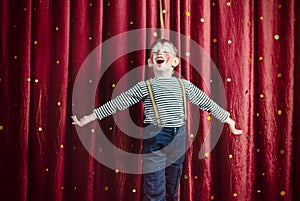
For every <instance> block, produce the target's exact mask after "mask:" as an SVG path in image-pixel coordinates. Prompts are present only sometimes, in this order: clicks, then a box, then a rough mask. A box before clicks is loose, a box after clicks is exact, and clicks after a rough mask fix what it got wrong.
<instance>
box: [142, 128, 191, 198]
mask: <svg viewBox="0 0 300 201" xmlns="http://www.w3.org/2000/svg"><path fill="white" fill-rule="evenodd" d="M146 138H147V139H143V150H142V153H143V154H142V160H143V173H144V174H143V188H144V199H143V200H144V201H177V200H178V185H179V182H180V177H181V174H182V163H183V160H184V153H185V140H186V128H185V126H182V127H174V128H169V127H163V128H158V127H157V126H154V125H150V126H148V127H147V128H146Z"/></svg>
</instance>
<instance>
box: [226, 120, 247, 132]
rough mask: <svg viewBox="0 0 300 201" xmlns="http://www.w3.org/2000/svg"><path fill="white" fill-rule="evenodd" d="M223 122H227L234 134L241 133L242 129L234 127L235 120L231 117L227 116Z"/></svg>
mask: <svg viewBox="0 0 300 201" xmlns="http://www.w3.org/2000/svg"><path fill="white" fill-rule="evenodd" d="M225 123H227V124H228V125H229V128H230V131H231V132H232V133H233V134H235V135H240V134H242V133H243V131H242V130H239V129H236V128H235V121H234V120H233V119H231V118H230V117H228V118H227V119H226V120H225Z"/></svg>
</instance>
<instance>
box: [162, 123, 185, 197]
mask: <svg viewBox="0 0 300 201" xmlns="http://www.w3.org/2000/svg"><path fill="white" fill-rule="evenodd" d="M174 136H175V139H174V140H173V142H172V145H171V146H170V147H169V149H168V154H167V156H168V159H167V167H166V169H165V175H166V176H165V177H166V200H167V201H177V200H178V185H179V183H180V177H181V174H182V163H183V161H184V158H185V156H184V154H185V141H186V128H185V126H182V127H180V128H177V129H175V130H174ZM169 164H171V165H169Z"/></svg>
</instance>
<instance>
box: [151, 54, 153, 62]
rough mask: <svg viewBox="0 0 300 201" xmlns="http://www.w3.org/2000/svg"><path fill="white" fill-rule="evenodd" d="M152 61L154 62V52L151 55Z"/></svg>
mask: <svg viewBox="0 0 300 201" xmlns="http://www.w3.org/2000/svg"><path fill="white" fill-rule="evenodd" d="M151 62H152V63H153V64H154V54H152V55H151Z"/></svg>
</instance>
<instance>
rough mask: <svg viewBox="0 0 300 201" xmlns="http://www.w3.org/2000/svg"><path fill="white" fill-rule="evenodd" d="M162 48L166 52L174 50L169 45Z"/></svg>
mask: <svg viewBox="0 0 300 201" xmlns="http://www.w3.org/2000/svg"><path fill="white" fill-rule="evenodd" d="M162 50H163V51H164V52H166V53H171V52H172V50H171V48H170V47H168V46H163V48H162Z"/></svg>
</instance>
